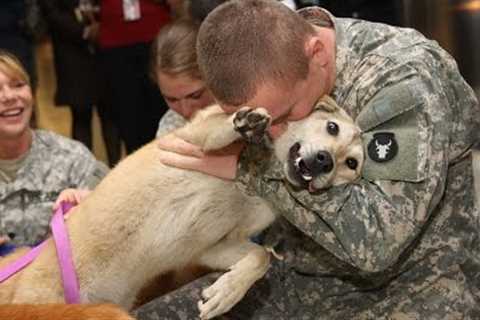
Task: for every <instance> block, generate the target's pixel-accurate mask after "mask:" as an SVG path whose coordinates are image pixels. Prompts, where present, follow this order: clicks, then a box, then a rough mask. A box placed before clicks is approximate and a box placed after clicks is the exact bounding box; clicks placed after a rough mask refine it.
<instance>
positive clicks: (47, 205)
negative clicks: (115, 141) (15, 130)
mask: <svg viewBox="0 0 480 320" xmlns="http://www.w3.org/2000/svg"><path fill="white" fill-rule="evenodd" d="M107 172H108V168H107V166H106V165H104V164H103V163H101V162H99V161H97V160H96V159H95V157H94V156H93V155H92V154H91V152H90V151H89V150H88V149H87V148H86V147H85V146H83V145H82V144H81V143H79V142H76V141H74V140H71V139H67V138H65V137H62V136H60V135H57V134H55V133H53V132H48V131H43V130H35V131H34V132H33V140H32V145H31V147H30V150H29V153H28V155H27V157H26V159H25V160H24V161H23V167H21V168H20V169H19V171H18V172H17V177H16V179H15V180H14V181H13V182H11V183H3V184H0V234H1V235H10V236H11V237H13V238H14V239H13V242H14V243H15V244H18V245H34V244H37V243H38V242H40V241H42V240H43V239H44V238H45V237H46V235H47V233H48V225H49V222H50V218H51V215H52V205H53V203H54V202H55V200H56V199H57V197H58V195H59V194H60V192H61V191H62V190H64V189H67V188H93V187H94V186H95V185H97V184H98V182H99V181H100V180H101V179H102V178H103V177H104V176H105V175H106V173H107Z"/></svg>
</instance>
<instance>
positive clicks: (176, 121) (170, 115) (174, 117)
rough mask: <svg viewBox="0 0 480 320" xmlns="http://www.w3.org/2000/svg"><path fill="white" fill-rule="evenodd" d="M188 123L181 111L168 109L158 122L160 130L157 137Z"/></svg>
mask: <svg viewBox="0 0 480 320" xmlns="http://www.w3.org/2000/svg"><path fill="white" fill-rule="evenodd" d="M186 123H187V120H186V119H185V118H184V117H183V116H182V115H180V114H179V113H177V112H175V111H173V110H172V109H168V111H167V112H166V113H165V115H164V116H163V117H162V119H160V122H159V123H158V130H157V134H156V137H157V138H158V137H160V136H163V135H164V134H166V133H169V132H171V131H173V130H175V129H178V128H180V127H183V126H184V125H185V124H186Z"/></svg>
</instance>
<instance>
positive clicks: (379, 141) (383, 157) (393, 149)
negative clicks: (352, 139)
mask: <svg viewBox="0 0 480 320" xmlns="http://www.w3.org/2000/svg"><path fill="white" fill-rule="evenodd" d="M367 149H368V156H369V157H370V159H372V160H373V161H375V162H387V161H390V160H392V159H393V158H395V156H396V155H397V153H398V143H397V140H396V139H395V134H394V133H393V132H376V133H375V134H374V135H373V138H372V139H371V140H370V142H369V143H368V147H367Z"/></svg>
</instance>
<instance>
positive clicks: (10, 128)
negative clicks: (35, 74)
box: [0, 69, 33, 139]
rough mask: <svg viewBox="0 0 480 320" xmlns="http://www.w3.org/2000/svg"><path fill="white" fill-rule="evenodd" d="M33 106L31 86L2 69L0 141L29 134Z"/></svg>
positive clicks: (0, 82)
mask: <svg viewBox="0 0 480 320" xmlns="http://www.w3.org/2000/svg"><path fill="white" fill-rule="evenodd" d="M32 106H33V97H32V90H31V88H30V85H29V84H28V83H27V82H26V81H23V80H21V79H19V78H15V77H12V76H9V75H8V74H7V73H5V72H4V71H2V70H1V69H0V139H5V138H7V139H12V138H18V137H21V136H22V135H23V134H25V133H26V132H27V130H28V128H29V126H30V117H31V115H32Z"/></svg>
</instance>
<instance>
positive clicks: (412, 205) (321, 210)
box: [257, 76, 453, 272]
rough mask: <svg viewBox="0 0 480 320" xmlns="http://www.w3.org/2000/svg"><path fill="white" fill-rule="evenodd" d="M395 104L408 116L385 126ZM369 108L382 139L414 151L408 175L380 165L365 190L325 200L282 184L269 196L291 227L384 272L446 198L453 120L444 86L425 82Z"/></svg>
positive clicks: (388, 93) (393, 91)
mask: <svg viewBox="0 0 480 320" xmlns="http://www.w3.org/2000/svg"><path fill="white" fill-rule="evenodd" d="M392 102H394V103H396V104H398V105H396V106H393V107H394V111H395V110H397V111H398V110H404V111H403V112H401V113H400V112H398V113H399V114H397V113H395V112H393V113H389V115H388V116H386V117H387V118H385V119H382V117H383V116H382V112H381V110H383V109H384V106H382V105H381V104H382V103H392ZM363 109H367V110H368V109H370V110H376V111H378V112H374V117H375V119H374V120H375V121H373V122H374V127H373V128H374V129H373V131H374V132H376V131H384V130H385V131H393V132H395V134H396V135H397V140H398V143H399V144H400V143H401V144H402V145H400V146H399V150H403V149H404V148H408V147H410V148H414V152H410V156H409V157H410V159H407V161H406V160H405V159H402V158H401V157H400V158H399V161H400V162H406V163H407V164H408V166H406V167H405V168H404V169H403V170H404V172H400V173H399V172H398V171H397V170H395V168H393V169H390V170H383V171H382V170H380V169H381V166H382V165H381V164H373V165H374V166H375V165H377V167H378V168H379V170H380V172H381V174H377V176H372V177H369V178H366V177H363V178H362V179H361V180H360V181H358V182H357V183H353V184H349V185H344V186H338V187H333V188H331V189H329V190H327V191H325V192H322V193H320V194H310V193H308V191H305V190H303V191H295V190H292V189H291V188H289V186H288V185H285V184H283V183H278V184H277V186H276V187H275V188H273V189H271V190H270V191H273V192H268V194H269V195H268V197H269V198H270V199H269V200H270V201H272V203H274V204H277V206H280V207H279V210H281V212H282V214H283V215H284V216H285V217H286V218H287V219H288V220H289V221H290V222H291V223H293V224H294V225H295V226H296V227H297V228H299V229H300V230H301V231H302V232H304V233H305V234H307V235H308V236H310V237H311V238H312V239H314V240H315V241H316V242H317V243H318V244H320V245H322V246H323V247H324V248H326V249H328V250H329V251H331V252H332V253H333V254H334V255H336V256H337V257H338V258H340V259H341V260H343V261H346V262H348V263H350V264H351V265H353V266H355V267H357V268H359V269H361V270H364V271H367V272H377V271H382V270H385V269H386V268H388V267H389V266H391V265H392V264H394V263H395V262H396V260H397V259H398V257H399V256H400V254H401V253H402V251H403V250H404V249H405V248H406V247H407V246H408V245H409V244H410V243H411V242H412V241H413V240H414V239H415V238H416V237H417V236H418V234H419V233H420V231H421V230H422V226H423V225H424V224H425V223H426V221H427V220H428V218H429V215H430V214H431V213H432V211H433V209H434V208H435V207H436V205H437V204H438V202H439V201H440V199H441V197H442V194H443V190H444V185H445V179H446V172H447V168H448V160H447V159H448V157H447V154H446V148H447V146H448V141H449V128H448V126H446V125H445V123H450V122H451V121H452V120H453V119H452V114H451V110H449V107H448V106H447V99H446V98H445V95H444V92H443V91H442V87H441V86H438V85H437V84H436V83H435V82H433V81H430V80H428V79H425V78H423V77H420V76H419V77H417V78H416V79H409V80H408V81H407V82H402V83H400V84H396V85H395V86H393V87H391V88H390V89H389V90H380V91H379V93H378V94H376V95H375V97H374V98H373V99H371V101H370V102H369V103H368V105H366V106H365V107H364V108H363ZM390 117H393V118H390ZM385 120H386V121H385ZM383 121H385V122H384V123H382V122H383ZM367 143H368V141H367ZM367 157H368V156H367ZM409 161H410V162H409ZM257 189H258V187H257ZM279 204H280V205H279Z"/></svg>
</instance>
